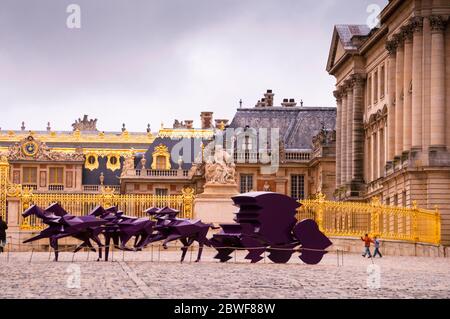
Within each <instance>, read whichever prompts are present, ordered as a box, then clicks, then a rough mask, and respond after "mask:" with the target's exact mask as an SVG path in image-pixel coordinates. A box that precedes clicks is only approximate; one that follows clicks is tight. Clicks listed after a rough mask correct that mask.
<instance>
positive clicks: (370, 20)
mask: <svg viewBox="0 0 450 319" xmlns="http://www.w3.org/2000/svg"><path fill="white" fill-rule="evenodd" d="M366 12H367V13H369V16H368V17H367V20H366V24H367V26H368V27H369V28H370V29H373V28H379V27H380V13H381V7H380V6H379V5H378V4H375V3H372V4H370V5H368V6H367V9H366Z"/></svg>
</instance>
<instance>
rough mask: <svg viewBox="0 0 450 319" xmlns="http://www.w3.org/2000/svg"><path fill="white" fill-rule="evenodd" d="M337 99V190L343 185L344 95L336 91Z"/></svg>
mask: <svg viewBox="0 0 450 319" xmlns="http://www.w3.org/2000/svg"><path fill="white" fill-rule="evenodd" d="M333 93H334V97H335V98H336V106H337V116H336V146H337V147H336V188H337V187H339V186H340V185H341V160H342V159H341V147H340V145H341V132H342V127H341V123H342V120H341V118H342V93H341V91H340V90H337V91H334V92H333Z"/></svg>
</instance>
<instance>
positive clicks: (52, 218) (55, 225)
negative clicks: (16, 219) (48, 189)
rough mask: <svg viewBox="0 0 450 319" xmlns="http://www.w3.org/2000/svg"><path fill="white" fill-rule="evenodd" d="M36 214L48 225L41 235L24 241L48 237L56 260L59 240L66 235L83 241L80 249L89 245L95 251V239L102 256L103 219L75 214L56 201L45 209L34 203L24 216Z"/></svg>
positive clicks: (78, 248)
mask: <svg viewBox="0 0 450 319" xmlns="http://www.w3.org/2000/svg"><path fill="white" fill-rule="evenodd" d="M31 215H34V216H36V217H37V218H40V219H42V222H43V223H44V224H46V225H48V227H47V228H46V229H44V230H43V231H41V232H40V234H39V235H37V236H35V237H32V238H29V239H27V240H25V241H24V243H29V242H32V241H35V240H39V239H43V238H48V239H49V242H50V247H52V248H53V249H54V251H55V261H58V253H59V252H58V240H59V239H61V238H65V237H74V238H77V239H79V240H81V241H82V243H81V244H80V245H79V246H78V247H77V248H76V249H75V252H77V251H79V250H80V249H81V248H83V247H89V248H90V249H91V250H92V251H95V249H94V247H93V246H92V244H91V242H90V240H93V241H94V242H95V243H96V244H97V245H98V247H99V259H100V258H102V256H101V247H102V243H101V241H100V238H99V237H98V236H99V234H100V233H101V232H102V228H101V226H102V225H104V224H105V223H106V222H105V220H102V219H97V218H96V217H95V216H80V217H79V216H73V215H70V214H68V213H67V212H66V211H65V210H64V209H63V208H62V207H61V206H60V205H59V204H58V203H54V204H52V205H50V206H49V207H47V208H46V209H45V210H43V209H42V208H40V207H38V206H36V205H32V206H31V207H30V208H28V209H27V210H26V211H25V212H23V214H22V216H23V217H28V216H31Z"/></svg>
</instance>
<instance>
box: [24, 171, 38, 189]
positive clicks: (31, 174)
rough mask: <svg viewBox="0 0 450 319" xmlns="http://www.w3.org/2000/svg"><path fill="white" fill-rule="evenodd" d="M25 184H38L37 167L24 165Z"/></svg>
mask: <svg viewBox="0 0 450 319" xmlns="http://www.w3.org/2000/svg"><path fill="white" fill-rule="evenodd" d="M23 184H27V185H37V168H36V167H24V168H23Z"/></svg>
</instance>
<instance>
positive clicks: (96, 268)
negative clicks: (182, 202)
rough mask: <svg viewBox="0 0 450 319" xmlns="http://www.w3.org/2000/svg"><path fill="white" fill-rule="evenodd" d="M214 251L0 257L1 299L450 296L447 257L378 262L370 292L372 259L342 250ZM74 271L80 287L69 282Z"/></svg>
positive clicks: (406, 258)
mask: <svg viewBox="0 0 450 319" xmlns="http://www.w3.org/2000/svg"><path fill="white" fill-rule="evenodd" d="M213 255H214V253H213V252H212V251H206V252H205V254H204V258H203V260H202V262H201V263H198V264H196V263H193V262H190V261H191V260H194V259H195V253H193V254H192V256H191V254H190V253H188V255H187V258H186V259H187V261H186V262H185V263H184V264H180V263H179V262H178V258H179V256H180V253H179V252H178V251H176V252H175V251H161V252H158V249H156V248H155V249H154V251H153V256H152V254H151V252H149V251H147V252H140V253H133V252H126V253H122V252H117V251H116V252H114V256H113V258H114V261H113V262H107V263H106V262H96V261H95V259H96V256H95V255H94V254H93V253H91V254H87V253H78V254H76V255H73V254H71V253H62V254H61V256H60V262H58V263H55V262H52V261H49V257H50V255H49V254H48V253H34V254H33V256H31V253H10V254H9V256H8V255H7V254H2V255H0V287H1V290H0V298H17V297H22V298H181V299H185V298H263V299H267V298H367V297H369V298H450V259H449V258H447V259H445V258H417V257H390V256H387V257H384V258H382V259H376V260H374V264H375V265H376V267H378V266H379V270H380V281H379V283H380V288H378V289H377V288H375V289H374V288H370V287H369V286H368V279H369V284H370V285H371V286H372V285H375V286H373V287H376V286H377V285H376V284H377V280H376V276H375V275H373V274H370V273H368V271H369V272H370V268H369V269H368V266H370V265H372V261H371V260H370V259H365V258H362V257H361V256H360V255H347V254H346V255H345V257H344V265H343V266H340V267H338V266H337V258H336V253H330V254H328V255H327V256H325V258H324V260H323V261H322V263H321V264H319V265H316V266H308V265H305V264H303V263H301V261H300V260H299V259H298V258H296V257H293V258H292V260H291V262H290V263H289V264H285V265H276V264H272V263H269V261H268V260H266V263H264V262H261V263H259V264H253V265H252V264H248V263H246V262H245V261H244V259H243V257H244V252H240V253H238V254H237V255H236V263H235V260H234V258H233V260H231V261H230V262H229V263H227V264H220V263H217V262H216V261H214V260H213ZM72 259H73V260H72ZM152 259H153V262H152ZM158 260H159V261H158ZM78 267H79V268H78ZM78 269H79V271H80V280H79V288H78V287H77V285H78V284H77V281H76V280H75V281H73V280H74V278H76V277H74V275H76V272H77V270H78ZM375 270H376V268H375ZM374 276H375V277H374ZM371 278H375V280H370V279H371ZM74 283H75V284H74Z"/></svg>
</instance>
